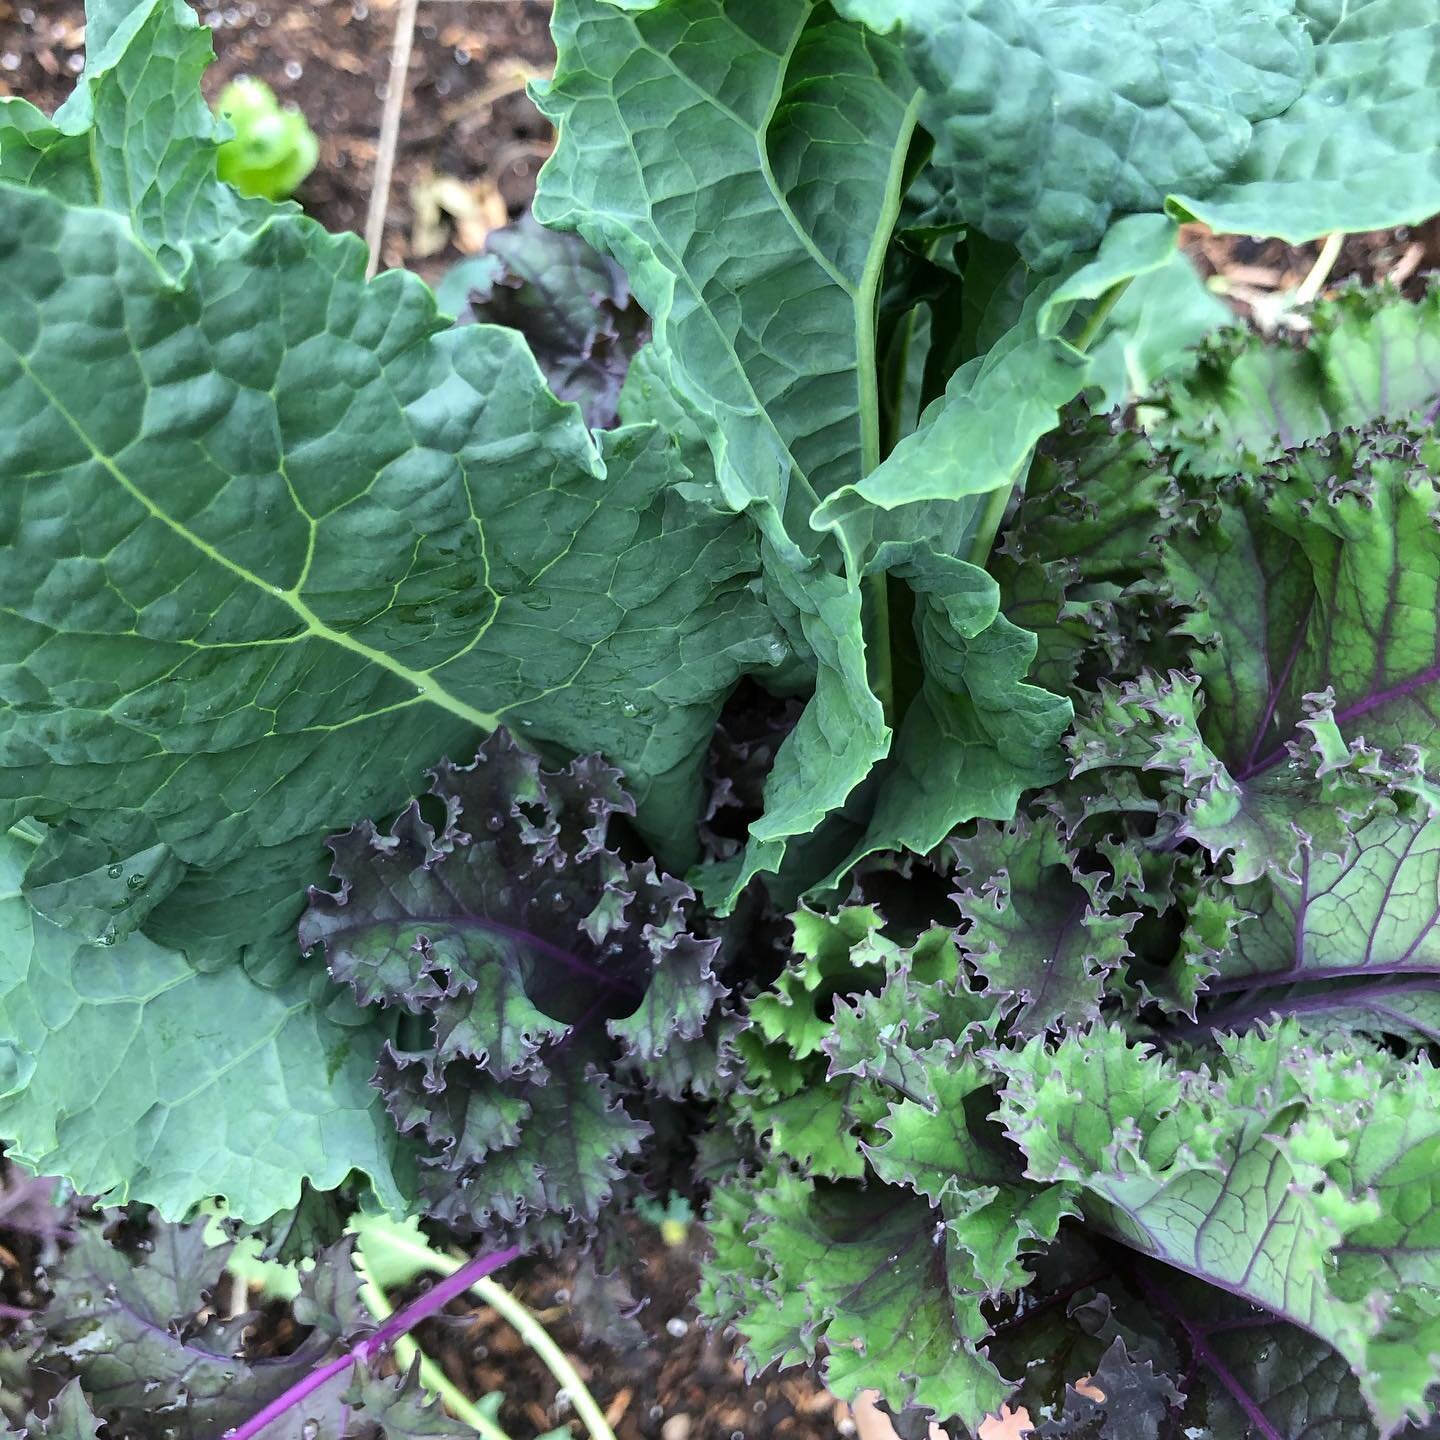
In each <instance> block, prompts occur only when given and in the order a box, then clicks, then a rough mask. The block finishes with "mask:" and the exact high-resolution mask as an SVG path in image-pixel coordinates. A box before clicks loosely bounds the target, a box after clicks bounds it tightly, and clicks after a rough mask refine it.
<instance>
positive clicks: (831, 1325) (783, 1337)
mask: <svg viewBox="0 0 1440 1440" xmlns="http://www.w3.org/2000/svg"><path fill="white" fill-rule="evenodd" d="M768 1179H769V1183H768V1184H765V1185H764V1186H763V1188H759V1187H757V1188H753V1189H752V1188H750V1187H748V1186H744V1185H738V1186H736V1187H735V1188H734V1190H733V1191H722V1192H721V1196H720V1197H717V1200H716V1204H717V1205H719V1206H722V1207H730V1206H733V1207H735V1208H737V1210H743V1207H746V1206H749V1207H750V1216H751V1218H750V1221H749V1224H748V1225H743V1226H742V1227H741V1229H740V1230H739V1231H738V1232H737V1234H738V1235H742V1236H743V1237H744V1240H743V1242H742V1243H748V1245H749V1246H750V1248H751V1250H752V1252H753V1253H754V1257H755V1259H754V1260H753V1261H752V1266H753V1265H755V1264H756V1263H757V1262H758V1264H759V1267H760V1271H761V1273H762V1274H763V1277H764V1278H763V1279H762V1280H760V1281H758V1282H756V1283H754V1284H753V1288H752V1287H746V1288H745V1290H744V1291H742V1292H740V1293H737V1292H734V1291H730V1292H729V1294H730V1295H731V1296H732V1297H733V1300H732V1303H734V1304H735V1306H736V1308H735V1310H734V1311H733V1312H732V1313H729V1314H725V1315H722V1316H717V1318H722V1319H725V1320H728V1321H730V1322H731V1323H733V1324H735V1325H736V1328H737V1329H738V1330H739V1332H740V1334H741V1335H742V1337H744V1340H745V1342H746V1351H747V1355H748V1358H749V1361H750V1363H751V1365H753V1366H754V1367H755V1368H756V1369H762V1368H764V1367H766V1366H767V1365H770V1364H772V1363H775V1362H776V1361H778V1362H779V1363H780V1364H781V1365H787V1364H793V1363H796V1362H797V1361H800V1360H802V1359H805V1360H812V1359H814V1357H815V1355H816V1351H817V1347H818V1346H819V1345H820V1344H821V1342H823V1343H824V1345H825V1347H826V1350H827V1352H828V1353H827V1358H826V1360H825V1363H824V1375H825V1380H826V1383H827V1385H829V1386H830V1388H831V1389H832V1390H834V1392H835V1393H836V1394H837V1395H839V1396H841V1397H842V1398H843V1397H847V1396H848V1397H852V1398H853V1397H854V1396H855V1395H856V1394H858V1393H859V1392H860V1391H861V1390H864V1389H876V1390H879V1391H880V1392H881V1394H882V1395H883V1396H884V1397H885V1399H886V1400H887V1401H888V1402H889V1403H890V1404H891V1405H892V1406H894V1407H895V1408H896V1409H903V1408H905V1407H907V1406H919V1407H922V1408H928V1409H930V1410H932V1411H933V1412H935V1413H936V1414H938V1415H942V1416H959V1417H960V1418H961V1419H962V1420H963V1421H964V1423H966V1424H967V1425H969V1426H971V1427H972V1428H973V1427H974V1426H977V1425H978V1424H979V1423H980V1420H981V1419H982V1418H983V1417H984V1416H985V1415H987V1414H989V1413H991V1412H992V1411H994V1410H996V1409H998V1408H999V1406H1000V1404H1001V1402H1002V1401H1003V1400H1004V1398H1005V1395H1006V1394H1007V1392H1008V1390H1009V1388H1010V1387H1009V1385H1008V1384H1007V1383H1006V1382H1005V1381H1004V1380H1002V1379H1001V1378H1000V1375H999V1373H998V1372H997V1371H996V1370H995V1369H994V1367H993V1366H991V1365H990V1364H989V1362H988V1361H987V1360H986V1359H985V1358H984V1357H983V1356H982V1355H980V1354H979V1353H977V1351H976V1348H975V1346H976V1342H977V1341H979V1340H980V1339H981V1338H982V1337H983V1336H984V1334H985V1332H986V1329H987V1326H986V1323H985V1320H984V1318H983V1316H982V1314H981V1310H980V1299H981V1293H982V1291H981V1289H980V1287H978V1286H977V1285H976V1282H975V1280H974V1278H973V1273H972V1268H971V1265H970V1263H969V1259H968V1256H967V1255H966V1254H965V1252H964V1251H963V1250H962V1249H961V1248H960V1247H959V1246H958V1245H957V1244H956V1242H955V1241H954V1239H953V1238H952V1237H951V1236H950V1235H949V1234H948V1232H947V1230H946V1228H945V1225H944V1222H943V1221H942V1220H941V1218H940V1216H939V1214H938V1213H937V1212H936V1211H933V1210H931V1209H930V1208H929V1206H928V1205H927V1204H926V1203H925V1202H924V1201H922V1200H919V1199H917V1198H916V1197H914V1196H910V1195H906V1194H904V1193H903V1192H901V1191H897V1190H893V1189H890V1188H888V1187H872V1188H871V1189H870V1190H869V1191H861V1190H858V1189H855V1188H853V1187H827V1188H825V1189H823V1190H822V1189H818V1188H817V1187H816V1186H815V1185H814V1184H813V1183H812V1182H809V1181H806V1180H802V1179H799V1178H797V1177H795V1176H792V1175H789V1174H787V1173H785V1172H774V1173H773V1174H772V1175H770V1176H769V1177H768ZM722 1253H723V1252H722ZM742 1273H743V1272H742ZM725 1283H726V1282H725V1281H724V1279H723V1278H722V1277H712V1279H711V1281H710V1284H711V1285H712V1286H714V1285H722V1286H723V1285H724V1284H725ZM707 1293H710V1294H711V1295H712V1296H714V1297H715V1299H720V1298H721V1297H722V1296H723V1295H724V1294H725V1293H726V1292H725V1291H723V1290H722V1291H720V1292H715V1291H713V1290H712V1291H710V1292H707ZM702 1299H703V1297H702ZM712 1313H714V1312H713V1310H712Z"/></svg>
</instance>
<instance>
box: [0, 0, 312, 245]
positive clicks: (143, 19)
mask: <svg viewBox="0 0 1440 1440" xmlns="http://www.w3.org/2000/svg"><path fill="white" fill-rule="evenodd" d="M85 21H86V25H85V40H86V44H85V70H84V73H83V74H82V76H81V77H80V82H79V84H78V85H77V86H76V88H75V91H74V93H73V94H72V95H71V97H70V98H69V100H67V101H66V102H65V104H63V105H62V106H61V107H60V108H59V110H57V111H56V112H55V116H54V118H53V120H51V119H50V118H48V117H46V116H45V115H44V114H42V113H41V112H40V111H39V110H37V109H36V108H35V107H34V106H33V105H31V104H30V103H29V101H27V100H19V99H5V100H0V181H7V180H8V181H12V182H15V183H18V184H23V185H26V186H29V187H32V188H34V189H38V190H46V191H48V192H50V193H51V194H54V195H57V196H59V197H60V198H62V199H65V200H67V201H70V202H71V203H73V204H76V205H98V206H102V207H104V208H105V209H108V210H113V211H116V212H118V213H119V214H121V215H124V216H126V217H127V218H128V219H129V220H130V221H131V222H132V224H133V226H134V230H135V234H136V235H137V236H138V237H139V238H140V240H142V241H143V242H144V243H145V244H146V245H147V246H149V247H150V248H151V249H153V250H156V251H157V252H160V253H161V255H162V256H163V258H164V260H165V262H166V263H167V264H169V265H172V266H173V265H176V264H178V263H180V262H179V259H178V256H177V255H176V254H175V252H174V249H173V247H174V246H176V245H178V244H179V243H180V242H182V241H185V240H198V239H208V240H213V239H219V238H220V237H221V236H223V235H225V234H226V233H227V232H229V231H231V230H234V229H236V228H246V229H253V228H255V227H257V226H258V225H260V224H262V223H263V222H264V221H265V220H266V219H268V218H269V217H270V216H271V215H274V214H277V213H280V214H289V213H294V212H295V208H296V207H295V206H293V205H285V206H280V207H277V206H273V205H270V204H267V203H264V202H261V201H257V200H248V199H245V198H243V197H242V196H241V195H240V194H239V193H238V192H236V191H235V190H233V189H231V188H230V186H228V185H220V184H217V183H216V175H215V165H216V159H215V157H216V152H217V150H218V148H219V127H218V126H217V124H216V121H215V119H214V117H213V116H212V115H211V113H210V107H209V106H208V105H207V104H206V103H205V100H204V97H203V96H202V95H201V93H200V76H201V74H202V73H203V72H204V70H205V67H206V66H207V65H208V64H209V63H210V60H211V58H212V56H213V51H212V49H211V46H210V37H209V35H208V34H207V33H206V32H205V30H204V29H203V28H202V27H201V26H200V25H198V24H197V23H196V17H195V15H194V12H193V11H192V10H191V9H190V7H189V6H188V5H186V4H185V0H89V3H88V4H87V5H86V7H85Z"/></svg>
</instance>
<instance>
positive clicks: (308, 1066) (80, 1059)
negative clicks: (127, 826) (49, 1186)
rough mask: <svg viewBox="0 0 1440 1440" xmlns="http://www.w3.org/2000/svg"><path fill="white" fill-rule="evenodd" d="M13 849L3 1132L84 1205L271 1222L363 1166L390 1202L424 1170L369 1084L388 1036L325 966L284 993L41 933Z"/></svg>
mask: <svg viewBox="0 0 1440 1440" xmlns="http://www.w3.org/2000/svg"><path fill="white" fill-rule="evenodd" d="M28 859H29V847H28V846H27V845H26V844H24V843H23V842H22V841H19V840H16V839H14V838H7V839H4V840H3V841H0V930H3V942H0V971H3V980H0V1040H3V1045H4V1051H3V1053H4V1056H5V1076H4V1086H3V1089H4V1097H3V1099H0V1134H3V1136H4V1137H5V1139H6V1141H7V1145H8V1149H9V1153H10V1154H11V1155H12V1156H13V1157H15V1158H17V1159H20V1160H22V1161H23V1162H24V1163H25V1164H26V1165H28V1166H29V1167H30V1168H32V1169H34V1170H36V1171H37V1172H39V1173H41V1174H61V1175H64V1176H66V1177H67V1178H68V1179H69V1180H70V1181H71V1182H72V1183H73V1184H74V1185H75V1187H76V1189H77V1190H79V1191H80V1192H82V1193H86V1194H99V1195H108V1196H113V1197H115V1198H117V1199H130V1198H134V1199H139V1200H143V1201H145V1202H146V1203H148V1204H151V1205H154V1206H155V1207H156V1208H157V1209H158V1210H160V1212H161V1213H162V1214H164V1215H166V1216H168V1217H170V1218H171V1219H177V1220H178V1219H180V1218H181V1217H182V1216H183V1215H184V1214H185V1213H186V1212H187V1211H188V1210H189V1209H190V1208H191V1207H192V1206H193V1205H194V1204H196V1203H197V1202H198V1201H199V1200H201V1199H203V1198H205V1197H208V1196H213V1195H223V1196H225V1197H226V1198H227V1199H228V1201H229V1203H230V1208H231V1211H232V1213H234V1214H236V1215H238V1216H240V1217H241V1218H244V1219H247V1220H257V1221H258V1220H264V1219H266V1218H268V1217H269V1216H270V1215H272V1214H274V1213H275V1212H276V1211H279V1210H283V1209H285V1208H286V1207H288V1206H291V1205H294V1204H295V1203H296V1201H297V1200H298V1199H299V1197H300V1186H301V1181H302V1179H304V1178H307V1177H308V1178H309V1179H310V1180H311V1181H312V1182H313V1183H314V1184H315V1185H317V1186H319V1187H320V1188H322V1189H329V1188H333V1187H334V1186H336V1185H338V1184H340V1182H341V1181H343V1180H344V1179H345V1177H346V1175H347V1174H348V1173H349V1172H350V1171H351V1170H352V1169H353V1170H359V1171H362V1172H363V1173H364V1174H366V1175H367V1176H369V1178H370V1181H371V1183H372V1184H373V1186H374V1187H375V1190H376V1192H377V1193H378V1194H379V1196H380V1197H381V1198H382V1200H383V1201H384V1202H385V1203H386V1204H390V1205H398V1204H400V1203H402V1198H401V1197H402V1193H403V1190H404V1188H407V1185H406V1182H405V1180H404V1178H403V1177H404V1175H405V1173H406V1170H407V1168H408V1162H407V1161H406V1159H405V1157H404V1155H403V1153H402V1152H401V1150H400V1147H399V1146H397V1142H396V1138H395V1135H394V1132H393V1129H392V1127H391V1125H390V1122H389V1120H388V1118H387V1117H386V1116H385V1114H384V1112H383V1109H382V1107H380V1106H379V1105H378V1104H377V1103H376V1102H377V1100H378V1097H377V1096H376V1095H375V1093H374V1091H373V1090H371V1088H370V1085H369V1078H370V1074H371V1071H372V1070H373V1068H374V1061H375V1055H376V1052H377V1050H378V1049H379V1046H380V1045H381V1043H382V1032H381V1031H380V1030H379V1028H378V1027H376V1026H374V1025H372V1024H371V1023H369V1022H368V1020H367V1017H366V1016H365V1015H364V1014H363V1013H362V1012H361V1011H359V1010H358V1009H357V1008H356V1007H355V1006H354V1005H353V1004H352V1003H351V1002H350V1001H349V1000H348V999H347V998H346V997H345V996H344V995H343V994H342V993H341V992H339V991H337V990H336V989H335V988H334V987H333V986H332V985H331V984H330V983H329V982H328V981H327V979H326V978H325V976H324V975H323V972H320V971H318V969H317V968H316V967H314V966H310V967H301V968H298V969H297V968H295V967H293V966H291V967H290V970H291V973H290V974H289V977H288V978H287V979H286V980H285V981H284V982H283V983H281V984H279V985H277V986H275V987H273V988H272V987H263V986H261V985H259V984H257V983H256V981H255V980H253V979H252V978H251V977H250V975H249V974H248V973H247V971H246V970H245V969H244V968H242V967H240V966H237V965H227V966H224V967H223V968H221V969H218V970H216V971H214V972H213V973H202V972H199V971H197V970H196V969H194V968H193V967H192V966H191V965H190V964H188V963H187V962H186V960H185V959H184V957H182V956H180V955H178V954H176V953H175V952H174V951H171V950H165V949H162V948H161V947H160V946H158V945H156V944H154V943H153V942H152V941H150V940H147V939H146V938H145V937H144V936H142V935H138V934H136V935H131V936H130V937H129V938H127V939H123V940H120V941H118V942H116V943H114V944H112V945H109V946H106V945H101V944H96V943H91V942H88V941H87V940H86V939H84V938H83V937H81V936H79V935H76V934H74V933H73V932H70V931H65V930H61V929H59V928H58V927H57V926H55V925H53V924H51V923H50V922H49V921H48V920H45V919H42V918H41V917H40V916H39V915H37V914H35V913H34V911H33V910H31V909H30V907H29V906H28V905H27V904H26V903H25V900H24V899H23V898H22V896H21V894H20V876H21V873H22V870H23V867H24V865H25V864H26V862H27V860H28Z"/></svg>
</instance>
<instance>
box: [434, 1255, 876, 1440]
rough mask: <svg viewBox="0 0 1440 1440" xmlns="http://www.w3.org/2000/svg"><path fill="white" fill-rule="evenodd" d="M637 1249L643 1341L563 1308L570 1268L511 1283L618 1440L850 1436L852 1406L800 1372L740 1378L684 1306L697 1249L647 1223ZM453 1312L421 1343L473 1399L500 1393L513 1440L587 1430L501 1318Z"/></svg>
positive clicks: (547, 1266)
mask: <svg viewBox="0 0 1440 1440" xmlns="http://www.w3.org/2000/svg"><path fill="white" fill-rule="evenodd" d="M696 1233H698V1232H694V1231H692V1234H696ZM637 1242H638V1244H639V1248H640V1254H641V1258H642V1264H643V1274H644V1277H645V1279H644V1284H643V1286H642V1287H638V1288H639V1289H641V1290H643V1299H644V1305H643V1308H642V1309H641V1310H640V1311H639V1313H638V1315H637V1316H636V1320H637V1321H638V1323H639V1325H640V1326H641V1327H642V1329H643V1332H644V1339H643V1343H640V1344H634V1345H631V1346H627V1347H626V1348H623V1349H619V1348H616V1347H615V1346H613V1345H610V1344H607V1343H605V1341H603V1340H596V1339H587V1338H586V1337H585V1336H584V1335H583V1334H582V1333H581V1331H580V1328H579V1326H578V1324H577V1323H576V1320H575V1316H574V1313H573V1311H572V1309H571V1306H570V1302H571V1299H572V1295H573V1289H574V1275H573V1263H572V1262H567V1261H565V1260H561V1261H559V1262H555V1263H552V1262H537V1263H536V1264H535V1265H534V1267H533V1268H532V1269H531V1270H530V1271H529V1273H528V1274H523V1275H522V1276H521V1277H519V1279H518V1283H517V1282H516V1280H515V1278H514V1277H510V1283H511V1284H512V1286H513V1288H514V1289H515V1290H516V1292H517V1293H518V1294H519V1295H520V1296H521V1297H522V1298H523V1299H524V1300H525V1302H526V1303H527V1304H528V1305H529V1306H530V1308H531V1309H532V1310H533V1311H535V1312H536V1313H537V1314H538V1315H540V1317H541V1318H542V1320H543V1321H544V1323H545V1325H546V1328H547V1329H548V1330H549V1331H550V1333H551V1335H552V1336H553V1337H554V1339H555V1341H556V1343H557V1344H559V1346H560V1347H561V1349H562V1350H564V1351H565V1353H566V1354H567V1355H568V1356H570V1358H571V1360H572V1362H573V1363H574V1364H575V1367H576V1369H577V1371H578V1372H579V1374H580V1377H581V1379H582V1380H584V1382H585V1384H586V1386H587V1388H588V1389H589V1390H590V1392H591V1394H592V1395H593V1396H594V1397H595V1400H596V1402H597V1403H598V1404H599V1406H600V1408H601V1409H602V1410H603V1411H604V1412H605V1416H606V1419H607V1420H608V1421H609V1422H610V1425H611V1426H612V1428H613V1429H614V1431H615V1434H616V1440H747V1437H750V1440H822V1437H823V1440H834V1437H835V1436H836V1435H837V1434H840V1435H846V1434H854V1424H853V1421H852V1420H851V1418H850V1412H849V1409H848V1407H847V1406H845V1405H843V1404H842V1403H840V1402H839V1401H837V1400H836V1399H835V1398H834V1397H833V1396H831V1395H829V1394H827V1393H826V1391H825V1390H824V1388H823V1387H822V1386H821V1385H820V1384H819V1383H818V1381H817V1379H816V1378H815V1377H814V1376H813V1375H811V1374H808V1373H806V1372H805V1371H803V1370H791V1371H787V1372H785V1373H784V1374H783V1375H779V1376H777V1375H773V1374H771V1375H768V1376H766V1377H765V1378H763V1379H761V1380H758V1381H756V1382H755V1383H753V1384H752V1383H747V1381H746V1379H745V1375H744V1370H743V1367H742V1366H741V1364H740V1362H739V1361H738V1360H737V1359H736V1358H735V1356H734V1353H733V1350H732V1348H731V1346H730V1345H728V1344H727V1343H725V1342H724V1341H722V1340H720V1339H718V1338H716V1337H714V1336H711V1335H710V1334H708V1333H707V1332H706V1330H705V1327H704V1326H703V1325H702V1324H701V1323H700V1321H699V1319H698V1317H697V1316H696V1314H695V1310H694V1307H693V1306H692V1305H691V1303H690V1297H691V1296H692V1295H693V1294H694V1292H695V1287H696V1284H697V1260H696V1255H695V1252H694V1251H693V1249H692V1248H691V1247H690V1246H688V1245H685V1246H680V1247H676V1248H672V1247H670V1246H668V1245H666V1244H665V1243H664V1242H663V1241H662V1240H661V1239H660V1236H659V1233H658V1232H657V1231H656V1230H654V1229H652V1228H649V1227H646V1228H645V1231H644V1233H643V1234H641V1235H637ZM452 1310H454V1311H458V1312H459V1314H460V1315H461V1316H462V1317H463V1319H461V1320H460V1322H459V1323H458V1324H457V1323H456V1322H455V1321H454V1320H446V1321H441V1322H431V1323H429V1324H427V1325H426V1326H422V1327H421V1328H420V1329H419V1330H418V1331H417V1332H416V1338H417V1339H418V1340H419V1342H420V1344H421V1345H422V1346H423V1347H424V1348H425V1349H426V1350H427V1351H429V1353H431V1354H432V1355H435V1356H436V1358H437V1359H439V1360H440V1361H441V1363H442V1364H443V1365H444V1367H445V1369H446V1371H447V1373H448V1374H449V1375H450V1378H451V1379H452V1380H454V1381H455V1382H456V1383H457V1384H459V1385H461V1386H462V1387H463V1388H464V1389H465V1390H466V1391H467V1392H468V1393H470V1394H477V1395H483V1394H486V1393H487V1392H490V1391H496V1390H498V1391H502V1392H503V1393H504V1395H505V1402H504V1404H503V1405H502V1407H501V1410H500V1423H501V1425H502V1426H503V1427H504V1428H505V1429H506V1431H508V1433H509V1434H510V1435H512V1436H514V1437H516V1440H521V1437H524V1436H531V1435H542V1434H544V1433H545V1432H546V1431H548V1430H550V1429H551V1428H552V1427H557V1426H565V1425H566V1424H567V1422H571V1423H570V1424H569V1428H570V1429H571V1430H572V1432H573V1433H574V1434H576V1435H577V1436H581V1435H583V1434H584V1433H585V1430H584V1426H583V1425H581V1424H580V1423H579V1421H578V1420H576V1421H573V1422H572V1416H573V1411H572V1410H571V1409H570V1408H569V1406H568V1405H567V1404H566V1403H565V1402H564V1401H563V1399H562V1400H561V1401H560V1402H559V1403H558V1404H557V1402H556V1392H557V1385H556V1382H555V1380H554V1378H553V1377H552V1376H551V1375H550V1373H549V1371H548V1370H546V1369H545V1367H544V1365H543V1364H542V1363H541V1362H540V1361H539V1360H538V1359H537V1358H536V1356H535V1354H534V1352H533V1351H532V1350H530V1349H529V1347H528V1346H526V1344H525V1343H524V1341H523V1340H521V1339H520V1337H519V1336H518V1335H517V1334H516V1333H515V1331H514V1330H513V1329H512V1328H511V1327H510V1326H509V1324H508V1323H507V1322H506V1321H505V1320H503V1319H502V1318H501V1317H500V1316H498V1315H497V1314H495V1312H494V1311H492V1310H488V1309H484V1308H482V1309H478V1310H477V1309H467V1308H466V1307H465V1306H464V1305H456V1306H454V1307H452ZM636 1339H637V1340H638V1339H639V1336H637V1337H636Z"/></svg>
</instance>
